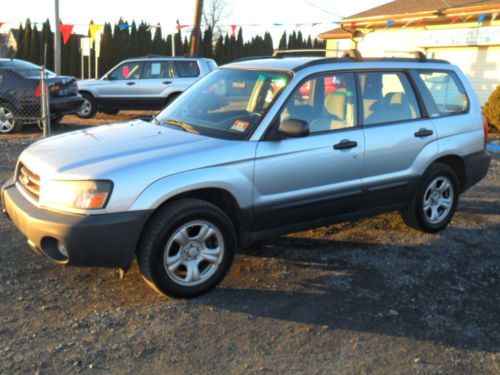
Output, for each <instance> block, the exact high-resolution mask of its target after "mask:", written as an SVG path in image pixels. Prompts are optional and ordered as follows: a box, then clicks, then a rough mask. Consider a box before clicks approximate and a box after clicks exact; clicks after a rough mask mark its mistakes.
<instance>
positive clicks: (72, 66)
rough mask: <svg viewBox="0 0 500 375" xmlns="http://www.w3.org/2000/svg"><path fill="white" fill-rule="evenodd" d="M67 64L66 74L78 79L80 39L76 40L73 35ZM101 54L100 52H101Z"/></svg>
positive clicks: (79, 71) (79, 73) (79, 72)
mask: <svg viewBox="0 0 500 375" xmlns="http://www.w3.org/2000/svg"><path fill="white" fill-rule="evenodd" d="M68 44H69V48H70V52H69V64H68V74H70V75H72V76H75V77H79V76H80V75H81V70H80V64H81V59H80V38H77V37H76V36H75V35H73V36H72V37H71V38H70V40H69V42H68ZM101 53H102V50H101ZM100 72H101V75H102V73H104V72H103V71H102V70H101V71H100Z"/></svg>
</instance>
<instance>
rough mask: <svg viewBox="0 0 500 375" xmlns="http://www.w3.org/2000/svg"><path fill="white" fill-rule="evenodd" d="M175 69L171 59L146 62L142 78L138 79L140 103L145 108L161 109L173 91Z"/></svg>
mask: <svg viewBox="0 0 500 375" xmlns="http://www.w3.org/2000/svg"><path fill="white" fill-rule="evenodd" d="M173 86H174V82H173V71H172V66H171V63H170V61H165V60H161V61H148V62H146V63H144V68H143V70H142V75H141V79H139V80H138V81H137V90H138V96H139V97H140V99H141V100H140V103H139V105H141V106H142V107H144V108H145V109H161V108H163V106H164V105H165V103H166V98H167V96H168V95H169V94H170V93H171V92H173V91H172V90H173Z"/></svg>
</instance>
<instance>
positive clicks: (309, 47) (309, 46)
mask: <svg viewBox="0 0 500 375" xmlns="http://www.w3.org/2000/svg"><path fill="white" fill-rule="evenodd" d="M312 46H313V45H312V39H311V35H309V36H308V37H307V42H306V48H307V49H311V48H312Z"/></svg>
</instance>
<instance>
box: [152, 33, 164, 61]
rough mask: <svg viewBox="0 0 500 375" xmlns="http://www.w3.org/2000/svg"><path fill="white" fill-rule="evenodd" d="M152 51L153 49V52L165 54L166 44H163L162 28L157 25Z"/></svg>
mask: <svg viewBox="0 0 500 375" xmlns="http://www.w3.org/2000/svg"><path fill="white" fill-rule="evenodd" d="M152 51H153V53H155V54H158V55H164V54H165V50H164V45H163V38H162V36H161V28H159V27H157V28H156V29H155V34H154V37H153V46H152Z"/></svg>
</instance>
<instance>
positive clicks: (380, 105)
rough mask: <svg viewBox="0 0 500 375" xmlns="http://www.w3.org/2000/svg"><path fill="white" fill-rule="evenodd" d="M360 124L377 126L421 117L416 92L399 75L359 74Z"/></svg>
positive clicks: (396, 73)
mask: <svg viewBox="0 0 500 375" xmlns="http://www.w3.org/2000/svg"><path fill="white" fill-rule="evenodd" d="M358 77H359V82H360V86H361V104H362V108H363V124H364V125H376V124H384V123H391V122H399V121H408V120H415V119H418V118H420V109H419V107H418V103H417V99H416V97H415V93H414V92H413V89H412V87H411V85H410V82H409V81H408V78H407V77H406V74H404V73H402V72H367V73H359V74H358Z"/></svg>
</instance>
